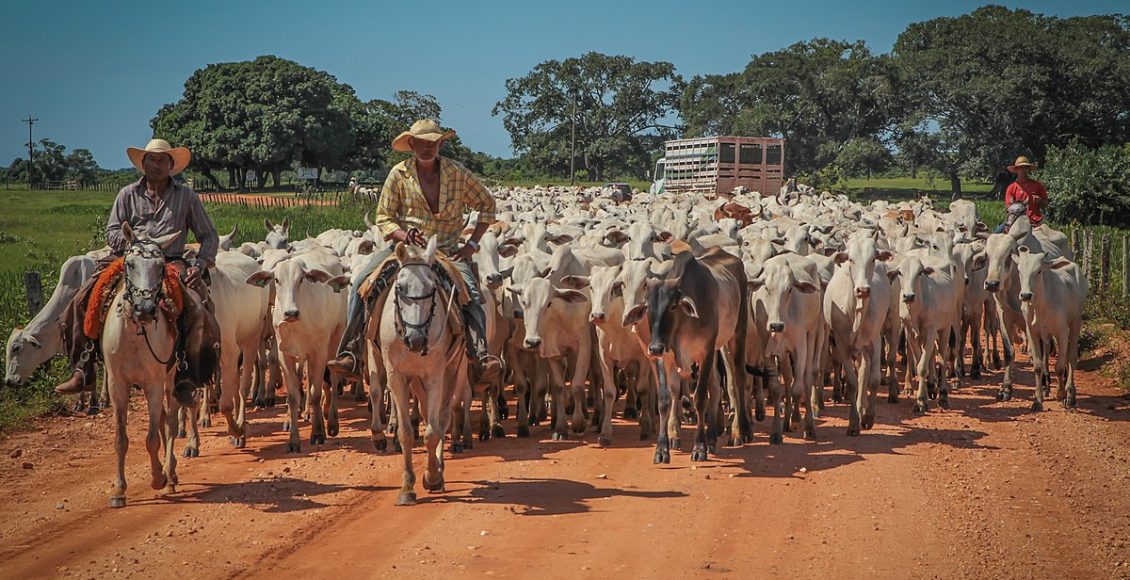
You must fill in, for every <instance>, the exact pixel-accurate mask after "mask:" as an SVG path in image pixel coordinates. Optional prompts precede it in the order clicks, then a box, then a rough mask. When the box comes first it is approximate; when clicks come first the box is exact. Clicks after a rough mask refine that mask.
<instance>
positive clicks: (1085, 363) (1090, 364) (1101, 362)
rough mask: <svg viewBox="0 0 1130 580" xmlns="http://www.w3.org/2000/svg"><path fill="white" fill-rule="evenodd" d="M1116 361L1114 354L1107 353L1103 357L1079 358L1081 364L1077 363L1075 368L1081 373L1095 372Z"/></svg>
mask: <svg viewBox="0 0 1130 580" xmlns="http://www.w3.org/2000/svg"><path fill="white" fill-rule="evenodd" d="M1113 360H1114V353H1113V352H1105V353H1103V354H1102V355H1101V356H1095V357H1089V358H1083V357H1079V362H1078V363H1076V365H1075V368H1077V369H1078V370H1081V371H1087V372H1095V371H1097V370H1099V369H1101V368H1102V367H1104V366H1106V365H1107V363H1110V362H1111V361H1113Z"/></svg>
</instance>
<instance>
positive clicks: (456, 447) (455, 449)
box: [451, 441, 463, 453]
mask: <svg viewBox="0 0 1130 580" xmlns="http://www.w3.org/2000/svg"><path fill="white" fill-rule="evenodd" d="M451 452H452V453H463V444H462V443H456V442H454V441H452V442H451Z"/></svg>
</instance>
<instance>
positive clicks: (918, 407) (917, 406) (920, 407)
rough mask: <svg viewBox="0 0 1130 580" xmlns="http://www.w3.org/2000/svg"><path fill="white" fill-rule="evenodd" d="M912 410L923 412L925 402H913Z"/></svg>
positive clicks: (918, 412)
mask: <svg viewBox="0 0 1130 580" xmlns="http://www.w3.org/2000/svg"><path fill="white" fill-rule="evenodd" d="M914 412H915V413H917V414H919V415H921V414H924V413H925V412H926V404H925V403H915V404H914Z"/></svg>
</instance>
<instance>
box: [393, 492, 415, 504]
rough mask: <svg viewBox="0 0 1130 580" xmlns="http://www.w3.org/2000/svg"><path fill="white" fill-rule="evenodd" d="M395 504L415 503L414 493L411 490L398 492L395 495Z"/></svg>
mask: <svg viewBox="0 0 1130 580" xmlns="http://www.w3.org/2000/svg"><path fill="white" fill-rule="evenodd" d="M396 505H416V493H415V492H412V491H402V492H400V495H398V496H396Z"/></svg>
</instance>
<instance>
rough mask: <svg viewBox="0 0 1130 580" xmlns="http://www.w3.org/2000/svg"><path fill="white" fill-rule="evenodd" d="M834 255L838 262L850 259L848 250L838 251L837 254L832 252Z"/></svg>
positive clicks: (841, 262)
mask: <svg viewBox="0 0 1130 580" xmlns="http://www.w3.org/2000/svg"><path fill="white" fill-rule="evenodd" d="M832 256H833V259H834V260H835V261H836V263H837V264H843V263H844V262H846V261H848V258H850V256H848V253H847V252H836V253H835V254H832Z"/></svg>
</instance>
